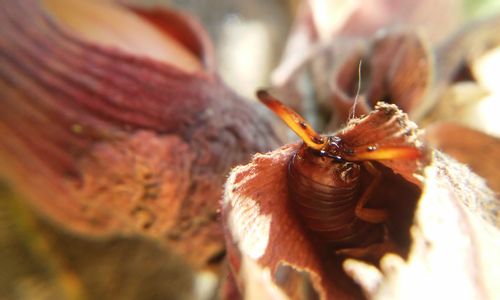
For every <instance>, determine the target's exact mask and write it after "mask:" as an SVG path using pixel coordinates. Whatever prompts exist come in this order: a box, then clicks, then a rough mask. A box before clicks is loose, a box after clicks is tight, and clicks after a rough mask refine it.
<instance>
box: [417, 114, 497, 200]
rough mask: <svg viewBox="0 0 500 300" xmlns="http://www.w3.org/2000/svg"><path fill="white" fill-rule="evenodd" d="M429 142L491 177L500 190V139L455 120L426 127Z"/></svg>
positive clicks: (494, 186) (488, 180)
mask: <svg viewBox="0 0 500 300" xmlns="http://www.w3.org/2000/svg"><path fill="white" fill-rule="evenodd" d="M425 137H426V139H427V141H428V142H429V144H431V145H433V146H434V147H435V148H437V149H440V150H441V151H443V152H445V153H446V154H448V155H450V156H451V157H453V158H455V159H456V160H458V161H460V162H461V163H464V164H467V165H468V166H469V167H470V168H471V169H472V170H473V171H474V172H476V173H477V174H479V175H480V176H481V177H483V178H485V179H486V180H487V183H488V185H489V186H490V188H492V189H493V190H494V191H496V192H497V193H500V161H499V159H498V158H499V157H500V139H499V138H496V137H493V136H490V135H487V134H484V133H482V132H480V131H477V130H474V129H471V128H467V127H464V126H461V125H459V124H455V123H438V124H434V125H432V126H430V127H428V128H427V129H426V133H425Z"/></svg>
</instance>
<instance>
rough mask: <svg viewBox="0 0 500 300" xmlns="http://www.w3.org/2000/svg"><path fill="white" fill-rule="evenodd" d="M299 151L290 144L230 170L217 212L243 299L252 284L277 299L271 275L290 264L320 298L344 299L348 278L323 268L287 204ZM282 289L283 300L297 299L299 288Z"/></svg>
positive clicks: (277, 291) (336, 271)
mask: <svg viewBox="0 0 500 300" xmlns="http://www.w3.org/2000/svg"><path fill="white" fill-rule="evenodd" d="M298 147H299V145H297V144H295V145H291V146H285V147H283V148H281V149H278V150H276V151H274V152H271V153H269V154H257V155H255V157H254V159H253V161H252V163H250V164H248V165H246V166H240V167H237V168H235V169H234V170H233V171H232V173H231V175H230V177H229V179H228V181H227V183H226V190H225V194H224V202H223V208H222V209H223V220H224V223H225V227H226V231H227V233H228V234H227V235H226V238H227V239H228V242H227V246H228V257H229V262H230V264H231V267H232V270H233V272H234V273H235V275H236V277H237V278H238V279H239V283H240V288H241V289H242V294H243V295H244V296H248V295H253V293H254V292H255V291H254V289H257V290H258V286H259V285H257V284H256V285H253V282H258V283H259V284H260V285H263V286H264V287H263V288H262V290H260V292H262V293H263V294H267V298H268V299H272V298H273V294H274V293H277V294H282V293H283V292H282V291H280V290H279V289H277V286H279V279H278V278H276V274H277V273H278V270H279V269H280V268H282V267H283V266H284V265H290V266H291V267H292V268H293V269H294V270H296V272H306V273H307V274H308V276H309V277H310V280H311V282H312V284H313V285H314V288H315V289H316V291H317V293H318V294H319V295H320V297H321V299H327V298H331V299H345V298H349V297H350V290H349V283H348V282H346V280H347V278H346V277H345V276H342V274H339V272H338V271H339V270H338V268H331V266H330V268H328V267H327V266H324V265H323V263H324V262H323V261H321V260H320V256H319V255H318V253H317V252H316V251H317V250H316V249H315V247H314V245H313V244H312V241H311V240H310V239H309V238H308V234H307V232H305V231H304V228H303V227H302V226H301V225H300V223H299V222H297V219H296V218H295V215H294V213H293V211H291V210H290V207H289V205H288V200H287V197H288V196H287V195H288V190H287V183H286V173H287V169H288V168H287V166H288V162H289V160H290V157H291V156H292V155H293V153H295V152H296V151H297V149H298ZM338 263H339V262H338V261H336V262H335V261H334V262H330V264H331V265H335V264H338ZM249 283H250V285H249ZM285 283H286V282H285ZM346 284H347V286H345V285H346ZM276 285H277V286H276ZM281 288H283V289H285V291H284V292H285V293H286V295H287V296H288V297H290V298H294V297H295V298H300V297H299V295H300V292H301V288H300V285H298V284H297V285H292V286H290V285H287V286H283V287H281ZM351 288H352V286H351ZM280 297H281V298H283V295H281V296H280ZM278 299H279V298H278Z"/></svg>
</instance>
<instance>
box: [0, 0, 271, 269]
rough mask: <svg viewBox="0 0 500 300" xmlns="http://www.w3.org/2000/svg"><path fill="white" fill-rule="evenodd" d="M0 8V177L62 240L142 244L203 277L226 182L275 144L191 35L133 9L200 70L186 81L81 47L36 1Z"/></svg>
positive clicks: (160, 15)
mask: <svg viewBox="0 0 500 300" xmlns="http://www.w3.org/2000/svg"><path fill="white" fill-rule="evenodd" d="M1 7H2V8H1V9H0V98H1V99H2V101H1V104H0V106H1V107H0V134H1V135H2V139H1V141H0V174H1V176H2V177H3V178H5V179H7V180H8V182H10V183H11V184H12V185H13V186H14V188H15V189H17V190H18V191H20V192H21V193H22V194H24V195H26V196H27V197H26V198H27V199H28V200H29V204H30V205H31V206H33V207H34V208H35V209H36V211H37V212H38V213H39V214H41V215H44V216H46V217H48V218H49V219H51V220H53V221H54V222H55V223H56V224H59V226H62V227H64V228H65V229H67V230H70V231H77V232H79V233H80V234H88V235H90V236H105V235H108V234H111V233H116V232H119V233H124V234H125V233H133V232H135V233H142V234H147V235H149V236H153V237H155V238H158V239H160V240H164V241H167V242H169V245H170V246H173V247H174V249H176V250H177V252H178V253H180V254H182V255H183V256H184V257H185V258H186V259H187V260H188V261H189V262H190V263H191V264H192V265H194V266H196V267H202V266H206V264H207V261H208V260H210V258H211V257H212V256H214V255H218V254H219V253H220V251H222V249H223V239H222V232H221V230H220V228H219V225H218V222H217V213H216V210H217V206H218V203H219V199H220V196H221V186H222V185H223V182H224V179H225V175H226V172H228V171H229V169H230V168H231V167H232V166H234V165H235V164H237V163H242V162H245V161H246V160H247V159H249V157H250V155H251V154H253V153H255V152H258V151H266V150H268V149H271V148H272V147H274V146H276V145H277V143H276V141H277V137H276V136H275V135H274V133H273V130H272V129H271V128H270V125H269V123H268V122H266V121H264V120H262V119H261V118H260V117H259V116H258V115H257V114H256V112H255V110H254V109H252V107H250V105H249V104H247V103H246V102H245V101H243V100H242V99H240V98H238V97H237V96H236V95H235V94H234V93H233V92H231V91H230V90H228V89H227V88H226V87H225V86H224V84H223V83H222V82H221V81H220V79H219V78H218V76H217V75H216V74H215V73H214V70H213V58H212V54H213V53H212V52H211V45H210V44H209V42H208V39H207V37H206V36H205V35H204V32H203V31H202V30H201V28H200V26H198V25H195V23H194V21H193V20H191V19H189V18H188V17H186V16H183V15H177V14H176V13H175V12H172V11H159V10H155V11H150V12H146V11H144V10H140V14H139V15H142V16H144V18H145V19H144V20H146V21H148V20H152V21H153V24H155V26H158V27H159V28H160V29H161V30H163V32H165V34H171V32H174V33H175V34H171V36H173V37H174V38H176V39H177V41H178V42H179V43H183V44H184V45H185V46H186V47H187V49H189V50H190V51H192V52H193V53H194V54H195V55H196V57H197V58H198V59H200V61H201V62H202V63H203V66H204V68H205V70H203V71H200V72H195V73H187V72H184V71H182V70H180V69H178V68H175V67H173V66H171V65H168V64H165V63H161V62H158V61H155V60H152V59H149V58H148V57H143V56H141V57H139V56H133V55H131V54H129V53H127V52H125V51H122V50H120V49H111V48H106V47H103V46H100V45H96V44H92V43H89V42H86V41H85V40H81V39H79V38H78V37H75V36H74V35H73V34H72V32H71V31H68V30H67V29H66V28H64V26H61V24H60V23H58V22H57V21H56V20H55V19H54V17H53V16H52V15H50V14H49V13H47V12H46V11H44V10H42V8H41V7H40V5H39V2H38V1H34V0H24V1H14V2H13V1H2V4H1ZM166 17H169V18H168V19H165V18H166ZM148 22H149V21H148ZM192 249H197V251H196V252H194V251H192Z"/></svg>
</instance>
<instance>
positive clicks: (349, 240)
mask: <svg viewBox="0 0 500 300" xmlns="http://www.w3.org/2000/svg"><path fill="white" fill-rule="evenodd" d="M301 161H302V160H301V159H297V156H294V157H293V158H292V160H291V161H290V163H289V165H288V188H289V197H290V200H291V201H292V204H293V206H294V208H295V211H296V212H297V213H298V215H299V216H300V218H301V219H302V221H303V223H304V225H305V226H306V227H307V228H308V229H309V230H310V231H311V232H313V233H314V234H315V235H317V237H318V238H321V239H322V240H323V241H325V242H327V243H329V244H331V245H332V246H333V247H335V248H347V247H360V246H363V245H367V244H371V243H373V242H374V241H377V240H379V239H380V238H381V236H382V227H381V226H380V224H372V223H368V222H365V221H363V220H361V219H359V218H358V217H356V215H355V213H354V209H355V207H356V203H357V200H358V197H359V196H360V194H361V193H360V191H359V190H360V173H359V168H360V166H359V165H356V164H352V165H353V168H357V172H350V173H351V174H350V176H351V178H350V180H349V181H348V182H347V183H346V184H343V185H337V186H335V185H325V184H322V183H320V182H318V181H314V180H312V179H311V177H310V176H306V175H304V174H303V172H301V168H300V166H298V165H297V164H300V163H301ZM317 171H319V172H322V171H324V169H319V170H317ZM348 171H351V170H348ZM324 172H325V171H324ZM325 173H326V172H325ZM324 176H341V175H340V174H338V173H335V172H333V174H332V172H330V173H329V174H325V175H324ZM315 177H316V178H321V174H316V176H315ZM330 182H331V181H330Z"/></svg>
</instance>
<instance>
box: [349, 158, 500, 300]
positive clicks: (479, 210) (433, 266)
mask: <svg viewBox="0 0 500 300" xmlns="http://www.w3.org/2000/svg"><path fill="white" fill-rule="evenodd" d="M425 173H426V174H425V188H424V193H423V195H422V198H421V199H420V201H419V205H418V208H417V211H416V215H415V221H414V225H413V226H412V239H413V246H412V249H411V251H410V255H409V258H408V260H407V261H404V260H402V259H401V258H400V257H397V256H395V255H387V256H386V257H385V258H384V259H383V260H382V263H381V271H378V270H374V268H373V267H372V266H368V265H366V264H363V263H360V262H356V261H352V260H350V261H347V262H346V264H345V268H346V270H347V271H348V272H349V273H350V274H351V275H352V276H353V277H354V278H356V281H357V282H358V283H360V284H361V286H362V287H363V288H364V289H365V292H366V295H367V297H368V298H369V299H388V298H390V299H425V298H453V299H497V298H498V297H499V296H500V289H499V288H498V282H499V280H500V273H499V272H498V265H499V263H500V256H499V255H498V253H500V231H499V230H498V228H500V227H499V224H500V223H499V220H500V214H499V211H500V204H499V202H498V199H495V197H494V194H493V193H492V192H491V191H490V190H489V189H488V188H487V187H486V185H485V184H484V181H483V180H482V179H481V178H479V177H478V176H476V175H475V174H473V173H472V172H470V170H469V169H467V168H466V167H465V166H463V165H461V164H459V163H457V162H455V161H454V160H453V159H450V158H448V157H447V156H446V155H443V154H441V153H439V152H436V153H435V155H434V160H433V163H432V165H431V166H429V167H428V168H427V169H426V172H425ZM495 224H496V226H497V227H496V228H495V227H494V226H495ZM366 274H370V277H367V276H364V275H366Z"/></svg>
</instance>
